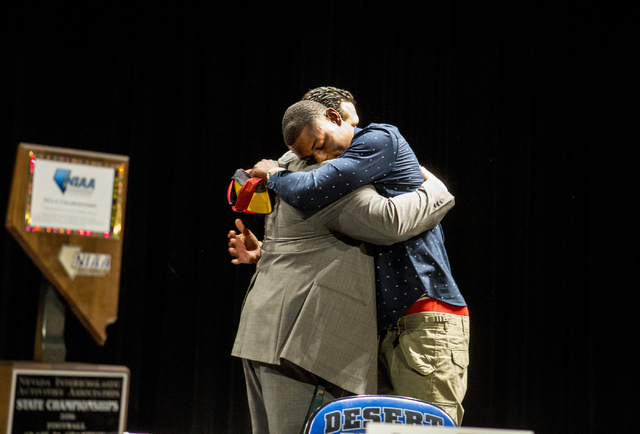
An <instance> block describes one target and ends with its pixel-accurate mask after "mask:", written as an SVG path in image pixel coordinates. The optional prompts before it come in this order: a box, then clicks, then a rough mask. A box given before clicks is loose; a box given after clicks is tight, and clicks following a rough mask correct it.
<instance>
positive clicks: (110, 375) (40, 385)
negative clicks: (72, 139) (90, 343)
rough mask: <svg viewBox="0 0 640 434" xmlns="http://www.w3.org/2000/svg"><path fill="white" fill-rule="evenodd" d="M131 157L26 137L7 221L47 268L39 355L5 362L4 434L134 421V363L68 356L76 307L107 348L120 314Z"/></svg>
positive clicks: (92, 428) (0, 424) (0, 365)
mask: <svg viewBox="0 0 640 434" xmlns="http://www.w3.org/2000/svg"><path fill="white" fill-rule="evenodd" d="M128 172H129V157H127V156H123V155H113V154H103V153H97V152H89V151H82V150H77V149H68V148H55V147H51V146H42V145H32V144H25V143H21V144H20V145H19V146H18V152H17V155H16V164H15V169H14V174H13V181H12V185H11V192H10V196H9V206H8V207H7V217H6V227H7V229H8V230H9V232H10V233H11V235H13V237H14V239H15V240H16V241H17V242H18V244H20V246H21V247H22V249H23V250H24V251H25V252H26V253H27V254H28V255H29V257H30V258H31V260H32V261H33V262H34V263H35V264H36V265H37V267H38V268H39V269H40V272H41V273H42V275H43V279H42V284H41V288H40V301H39V307H38V322H37V331H36V339H35V348H34V361H33V362H25V361H1V360H0V434H4V433H7V434H12V433H38V432H47V433H64V432H77V433H82V432H102V433H105V434H122V433H123V432H124V430H125V426H126V416H127V406H128V393H129V369H128V368H127V367H125V366H110V365H94V364H80V363H68V362H66V346H65V342H64V329H65V317H66V312H67V310H70V311H71V312H73V313H74V314H75V315H76V316H77V317H78V319H79V320H80V322H81V323H82V324H83V325H84V327H85V328H86V329H87V331H88V332H89V334H90V335H91V336H92V337H93V339H94V340H95V342H96V343H97V344H98V345H104V343H105V341H106V339H107V326H108V325H110V324H113V323H114V322H115V321H116V319H117V313H118V291H119V285H120V270H121V266H122V245H123V238H124V216H125V205H126V191H127V179H128Z"/></svg>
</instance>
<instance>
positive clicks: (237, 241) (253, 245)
mask: <svg viewBox="0 0 640 434" xmlns="http://www.w3.org/2000/svg"><path fill="white" fill-rule="evenodd" d="M236 228H238V231H240V233H239V234H236V231H229V234H228V235H227V238H229V254H230V255H231V256H233V257H234V258H235V259H232V260H231V263H232V264H235V265H238V264H255V263H256V262H258V261H259V260H260V255H261V253H260V241H258V239H257V238H256V236H255V235H253V232H251V231H250V230H249V229H247V228H246V226H245V225H244V223H242V220H240V219H236Z"/></svg>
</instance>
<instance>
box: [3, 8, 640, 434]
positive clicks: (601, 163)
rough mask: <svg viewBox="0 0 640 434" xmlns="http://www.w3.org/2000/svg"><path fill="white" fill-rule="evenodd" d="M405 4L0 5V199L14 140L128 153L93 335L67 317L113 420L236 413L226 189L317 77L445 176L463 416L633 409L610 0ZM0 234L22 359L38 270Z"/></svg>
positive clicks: (619, 26)
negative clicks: (107, 309) (457, 292)
mask: <svg viewBox="0 0 640 434" xmlns="http://www.w3.org/2000/svg"><path fill="white" fill-rule="evenodd" d="M441 3H444V2H441ZM403 4H404V3H397V6H393V7H388V6H387V8H386V9H384V10H381V9H378V8H373V7H371V6H370V5H367V4H364V3H361V4H359V5H357V6H358V7H357V8H350V6H349V5H348V4H345V5H342V7H340V8H338V7H337V6H335V5H334V6H332V7H331V8H327V7H326V6H325V5H319V4H318V5H315V6H314V7H303V8H300V7H299V6H298V8H297V9H295V10H287V9H284V8H282V9H281V10H280V9H278V8H275V7H274V8H265V9H264V10H256V9H255V8H249V7H246V8H237V9H235V8H231V7H224V6H215V7H214V6H211V7H199V6H198V7H196V6H184V5H183V6H179V7H178V6H169V5H166V4H153V5H152V6H150V8H148V9H147V8H142V7H132V6H129V7H128V8H127V9H122V10H115V9H96V8H95V7H91V8H90V9H91V10H89V9H87V10H82V9H72V8H66V9H65V8H64V7H63V6H60V5H58V4H56V5H55V6H53V5H48V6H40V7H39V8H35V7H33V8H28V7H24V8H22V9H21V10H19V11H11V10H10V11H6V12H7V13H4V12H3V13H2V14H1V15H2V17H1V18H0V24H2V25H1V26H0V35H1V37H2V40H1V45H0V56H1V57H0V71H1V73H2V81H1V83H0V149H1V155H0V165H1V166H0V176H1V180H0V213H1V214H2V216H4V215H5V213H6V208H5V206H6V203H7V198H8V193H9V185H10V179H11V174H12V170H13V163H14V157H15V150H16V147H17V145H18V143H19V142H29V143H37V144H45V145H52V146H62V147H71V148H79V149H87V150H93V151H100V152H109V153H118V154H125V155H129V156H130V157H131V172H130V183H129V196H128V205H127V220H126V237H125V245H124V266H123V272H122V283H121V289H120V311H119V317H118V321H117V322H116V323H115V324H114V325H113V326H111V327H110V328H109V330H108V336H109V337H108V340H107V343H106V345H105V346H104V347H99V346H97V345H96V344H95V343H94V342H93V341H92V339H91V338H90V337H89V335H88V333H87V332H86V331H85V330H84V329H83V328H82V327H81V325H80V324H79V323H78V321H77V320H76V319H75V318H74V317H73V316H70V317H69V318H68V320H67V328H66V342H67V349H68V360H69V361H77V362H88V363H100V364H118V365H126V366H128V367H129V368H130V369H131V373H132V386H131V399H130V400H131V402H130V408H129V429H130V430H131V431H143V432H150V433H153V434H164V433H178V432H180V433H193V434H196V433H197V434H202V433H227V432H228V433H247V432H249V422H248V411H247V408H246V402H245V399H246V397H245V392H244V380H243V375H242V372H241V369H240V364H239V361H238V360H235V359H233V358H231V357H230V355H229V354H230V350H231V345H232V342H233V337H234V334H235V330H236V325H237V321H238V317H239V310H240V306H241V303H242V300H243V297H244V293H245V289H246V287H247V284H248V282H249V279H250V276H251V274H252V272H253V267H251V266H240V267H236V266H232V265H231V264H230V258H229V256H228V254H227V248H226V233H227V231H228V230H229V229H232V227H233V226H232V225H233V220H234V218H235V217H237V215H234V213H232V212H231V211H230V209H229V206H228V205H227V204H226V201H225V199H226V198H225V189H226V187H227V184H228V182H229V179H230V176H231V174H232V173H233V171H234V170H235V169H236V168H239V167H250V166H251V165H253V163H255V162H256V161H258V160H259V159H260V158H263V157H265V158H277V157H278V156H279V155H281V154H282V153H283V152H284V151H285V149H284V145H283V144H282V139H281V133H280V119H281V116H282V114H283V112H284V110H285V109H286V107H287V106H288V105H289V104H291V103H293V102H295V101H296V100H298V99H299V98H300V96H301V95H302V94H303V93H304V92H305V91H306V90H308V89H310V88H313V87H316V86H320V85H335V86H339V87H343V88H346V89H349V90H351V91H352V92H353V93H354V95H355V96H356V99H357V100H358V103H359V104H358V107H359V111H360V113H361V125H366V124H368V123H370V122H388V123H392V124H396V125H397V126H399V127H400V129H401V131H402V132H403V133H404V135H405V136H406V137H407V139H408V140H409V142H410V143H411V144H412V145H413V147H414V149H415V151H416V154H417V155H418V158H419V160H420V161H421V162H422V163H423V164H424V165H425V166H427V167H429V168H430V169H431V170H432V171H433V172H434V173H436V174H438V175H439V176H440V177H441V179H443V180H444V181H445V183H446V184H447V185H448V186H449V188H450V190H451V191H452V193H453V194H454V195H455V196H456V199H457V205H456V207H455V208H454V209H453V210H452V211H451V212H450V213H449V214H448V215H447V217H446V218H445V220H444V221H443V228H444V230H445V233H446V235H447V246H448V252H449V255H450V259H451V263H452V267H453V271H454V275H455V276H456V279H457V280H458V283H459V286H460V287H461V288H462V290H463V292H464V295H465V298H466V299H467V301H468V303H469V305H470V311H471V315H472V344H471V345H472V346H471V366H470V375H469V391H468V394H467V398H466V400H465V407H466V409H467V413H466V416H465V421H464V423H465V425H468V426H481V427H498V428H521V429H532V430H535V431H536V433H609V432H614V431H615V430H616V429H627V430H628V429H630V428H631V427H632V426H635V425H636V421H635V418H634V417H632V414H633V413H632V411H633V410H634V409H635V402H637V401H635V398H634V393H633V392H635V387H636V383H637V378H638V375H637V369H636V367H635V360H634V359H633V357H632V356H633V355H635V350H633V349H634V347H637V338H636V336H635V335H636V332H637V324H636V322H635V321H634V322H633V323H632V321H631V315H632V307H631V306H632V294H633V292H635V291H636V290H637V287H638V285H637V279H632V274H633V273H632V271H631V270H632V269H633V267H635V266H636V262H637V261H636V259H637V254H636V244H635V242H634V240H635V235H636V234H635V227H634V226H635V225H633V230H632V225H631V224H630V220H631V218H632V217H631V216H632V215H634V214H632V212H631V211H630V210H629V209H628V206H627V205H626V203H628V202H630V199H631V198H630V196H631V195H633V196H634V197H635V195H636V192H635V188H634V187H633V185H636V183H637V181H635V182H634V183H633V184H631V177H630V176H628V174H630V173H632V172H631V171H632V163H631V161H632V155H635V154H634V153H633V148H634V147H636V146H637V127H636V124H637V121H636V119H635V118H634V119H633V121H632V117H631V113H632V112H631V110H630V108H629V106H628V105H627V104H626V102H627V101H632V100H633V101H634V102H636V101H637V99H636V98H632V97H631V96H632V95H633V96H637V77H638V76H637V70H636V69H635V67H633V66H632V65H633V64H634V63H635V62H636V61H637V57H638V55H637V53H638V44H637V38H636V37H635V29H633V31H632V26H631V20H630V19H629V20H628V19H627V18H628V17H630V11H625V10H619V9H612V8H610V7H607V8H605V7H604V6H600V7H596V6H585V5H580V6H576V7H575V8H569V7H564V8H563V9H560V8H559V7H558V6H553V7H550V8H545V7H543V6H541V5H537V6H536V7H527V6H522V5H518V6H515V5H516V4H518V2H516V3H514V2H511V3H509V4H505V5H501V6H500V7H498V6H496V5H482V4H476V3H468V4H464V5H462V4H456V3H449V2H447V3H446V4H436V3H426V4H423V5H422V6H421V7H417V8H416V7H411V8H407V7H406V6H404V7H403V6H402V5H403ZM43 8H44V9H43ZM87 8H88V6H87ZM634 106H635V105H634ZM634 112H635V110H634ZM632 122H633V123H632ZM632 145H633V146H632ZM3 218H4V217H3ZM246 222H247V224H248V225H249V226H250V227H251V228H253V229H254V230H255V231H256V232H257V233H259V234H260V233H261V232H262V228H261V225H262V221H261V219H260V218H259V217H247V218H246ZM0 239H1V240H2V250H1V263H0V273H1V275H0V276H1V287H0V359H4V360H29V359H32V357H33V341H34V335H35V320H36V309H37V301H38V287H39V284H40V275H39V272H38V270H37V269H36V268H35V266H34V265H32V264H31V262H30V261H29V260H28V258H27V257H26V255H25V254H24V253H23V252H22V250H21V249H20V248H19V247H18V245H17V244H16V243H15V241H14V240H13V239H12V238H11V237H10V236H9V234H8V232H7V231H6V230H5V231H4V233H3V234H2V235H1V236H0ZM632 324H633V325H634V326H635V327H632ZM632 350H633V353H632V352H631V351H632ZM627 432H630V431H627Z"/></svg>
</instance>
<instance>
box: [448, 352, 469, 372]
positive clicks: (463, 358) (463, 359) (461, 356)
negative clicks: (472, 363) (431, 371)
mask: <svg viewBox="0 0 640 434" xmlns="http://www.w3.org/2000/svg"><path fill="white" fill-rule="evenodd" d="M451 358H452V359H453V363H455V364H456V365H458V366H459V367H461V368H462V369H467V366H469V351H466V350H452V351H451Z"/></svg>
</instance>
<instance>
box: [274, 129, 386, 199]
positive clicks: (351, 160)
mask: <svg viewBox="0 0 640 434" xmlns="http://www.w3.org/2000/svg"><path fill="white" fill-rule="evenodd" d="M396 152H397V138H396V137H395V136H393V135H392V134H390V133H389V132H388V131H387V130H385V129H369V130H368V131H366V132H364V133H362V134H360V135H358V136H357V137H356V138H354V140H353V142H352V143H351V145H350V146H349V147H348V148H347V150H346V151H345V152H344V153H343V154H342V155H341V156H340V157H338V158H336V159H335V160H331V161H329V162H327V164H325V165H324V166H322V167H321V168H318V169H314V170H311V171H308V172H290V171H287V170H284V171H281V172H277V173H275V174H274V175H272V176H271V178H270V179H269V181H268V182H267V188H269V189H270V190H273V191H274V192H275V193H276V194H277V195H278V196H279V197H280V198H281V199H282V200H284V201H285V202H286V203H288V204H289V205H291V206H293V207H295V208H300V209H318V208H322V207H324V206H326V205H328V204H330V203H333V202H335V201H336V200H338V199H340V198H341V197H343V196H346V195H347V194H349V193H350V192H352V191H354V190H356V189H358V188H360V187H362V186H365V185H369V184H372V183H374V182H376V181H379V180H382V179H384V178H385V177H386V176H387V175H388V174H389V173H391V171H392V170H393V168H394V164H395V156H396Z"/></svg>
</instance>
